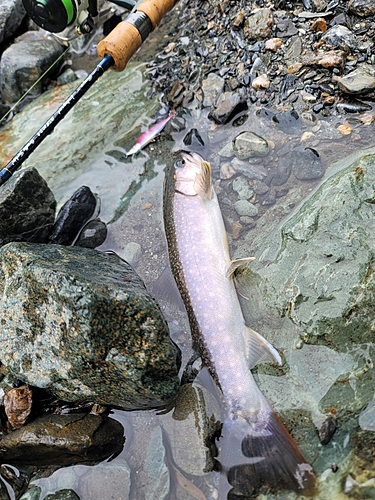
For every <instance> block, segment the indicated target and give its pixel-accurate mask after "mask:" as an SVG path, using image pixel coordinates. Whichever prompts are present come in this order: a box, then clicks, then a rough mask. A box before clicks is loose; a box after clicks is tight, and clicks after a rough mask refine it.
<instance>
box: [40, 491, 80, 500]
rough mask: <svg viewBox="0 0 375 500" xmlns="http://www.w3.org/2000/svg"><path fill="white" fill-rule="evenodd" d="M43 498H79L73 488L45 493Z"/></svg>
mask: <svg viewBox="0 0 375 500" xmlns="http://www.w3.org/2000/svg"><path fill="white" fill-rule="evenodd" d="M44 500H80V497H79V496H78V495H77V493H76V492H75V491H74V490H60V491H56V493H50V494H49V495H46V496H45V497H44Z"/></svg>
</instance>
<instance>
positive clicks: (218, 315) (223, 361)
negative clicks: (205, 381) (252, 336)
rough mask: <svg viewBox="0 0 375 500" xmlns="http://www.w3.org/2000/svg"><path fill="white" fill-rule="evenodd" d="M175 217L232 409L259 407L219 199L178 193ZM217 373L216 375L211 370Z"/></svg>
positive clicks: (198, 315) (199, 314) (203, 331)
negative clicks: (247, 355)
mask: <svg viewBox="0 0 375 500" xmlns="http://www.w3.org/2000/svg"><path fill="white" fill-rule="evenodd" d="M174 220H175V227H176V237H177V244H178V250H179V257H180V261H181V264H182V268H183V272H184V278H185V285H186V288H187V290H188V293H189V297H190V301H191V305H192V307H193V310H194V314H195V319H196V321H197V323H198V325H199V331H200V335H201V342H202V344H203V345H204V348H205V350H206V352H207V353H208V358H209V360H210V365H211V366H208V369H209V370H210V371H211V374H213V375H214V378H216V379H217V380H218V382H219V384H220V387H221V390H222V392H223V397H224V400H225V402H226V405H227V406H228V408H229V410H231V409H233V408H241V407H242V408H247V410H248V411H250V410H251V408H252V409H253V411H256V410H257V409H259V401H258V393H259V389H258V388H257V386H256V384H255V382H254V379H253V377H252V374H251V372H250V370H249V368H248V364H247V360H246V347H245V342H244V336H243V332H244V330H246V326H245V321H244V318H243V314H242V310H241V306H240V304H239V301H238V298H237V293H236V290H235V287H234V284H233V280H232V279H229V278H228V277H227V276H226V271H227V269H228V267H229V265H230V262H231V261H230V256H229V251H228V243H227V237H226V232H225V228H224V224H223V220H222V216H221V211H220V207H219V205H218V202H217V198H216V197H214V198H213V199H212V200H210V201H203V200H202V199H201V198H199V197H197V196H194V197H193V196H191V197H187V196H183V195H180V194H178V193H176V197H175V206H174ZM212 372H213V373H212Z"/></svg>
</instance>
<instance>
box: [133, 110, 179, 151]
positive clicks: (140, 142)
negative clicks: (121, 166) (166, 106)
mask: <svg viewBox="0 0 375 500" xmlns="http://www.w3.org/2000/svg"><path fill="white" fill-rule="evenodd" d="M175 115H176V112H175V110H174V109H172V111H171V112H170V113H169V115H168V116H167V117H166V118H164V119H163V120H161V121H160V122H158V123H155V125H153V126H152V127H151V128H149V129H148V130H146V132H144V133H143V134H142V135H141V136H139V137H138V139H137V142H136V143H135V144H134V146H133V147H132V148H131V149H129V151H128V152H127V153H126V156H130V155H134V154H135V153H138V151H140V150H141V149H143V148H144V147H145V146H146V145H147V144H148V143H149V142H151V141H152V140H154V139H155V137H156V136H157V135H159V134H160V132H161V131H162V130H163V128H164V127H165V126H166V124H167V123H168V122H169V120H170V119H171V118H173V117H174V116H175Z"/></svg>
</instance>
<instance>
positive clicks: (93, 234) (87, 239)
mask: <svg viewBox="0 0 375 500" xmlns="http://www.w3.org/2000/svg"><path fill="white" fill-rule="evenodd" d="M107 233H108V230H107V224H106V223H105V222H103V221H101V220H100V219H95V220H92V221H90V222H88V223H87V224H86V225H85V226H84V228H83V229H82V231H81V232H80V233H79V236H78V238H77V241H76V242H75V245H76V246H77V247H83V248H97V247H100V245H102V244H103V243H104V242H105V239H106V237H107Z"/></svg>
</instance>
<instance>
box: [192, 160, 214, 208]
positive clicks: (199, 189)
mask: <svg viewBox="0 0 375 500" xmlns="http://www.w3.org/2000/svg"><path fill="white" fill-rule="evenodd" d="M200 167H201V169H202V172H201V173H200V174H197V175H196V176H195V181H194V190H195V192H196V193H197V195H199V196H200V197H201V198H203V199H204V200H212V197H213V190H212V182H211V165H210V164H209V163H208V161H202V162H201V165H200Z"/></svg>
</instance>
